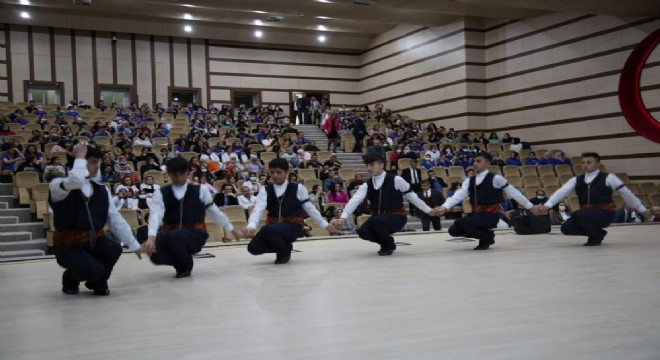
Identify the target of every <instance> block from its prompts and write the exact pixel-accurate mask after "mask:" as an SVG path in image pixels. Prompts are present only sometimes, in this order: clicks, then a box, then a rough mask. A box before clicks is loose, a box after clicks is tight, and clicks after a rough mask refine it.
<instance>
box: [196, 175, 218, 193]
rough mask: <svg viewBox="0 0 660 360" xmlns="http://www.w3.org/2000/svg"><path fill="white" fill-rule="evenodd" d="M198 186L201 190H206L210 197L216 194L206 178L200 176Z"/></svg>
mask: <svg viewBox="0 0 660 360" xmlns="http://www.w3.org/2000/svg"><path fill="white" fill-rule="evenodd" d="M199 186H200V187H201V188H202V189H206V190H207V191H208V192H209V193H210V194H211V196H213V195H215V193H217V192H218V190H216V189H215V188H214V187H213V185H211V184H210V183H209V180H208V178H207V177H206V176H202V177H200V178H199Z"/></svg>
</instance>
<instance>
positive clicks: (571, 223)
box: [561, 209, 614, 241]
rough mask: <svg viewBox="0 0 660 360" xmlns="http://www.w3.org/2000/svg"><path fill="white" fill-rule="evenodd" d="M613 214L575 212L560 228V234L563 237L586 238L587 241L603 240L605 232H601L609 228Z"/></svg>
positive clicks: (601, 211)
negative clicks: (576, 236) (563, 235)
mask: <svg viewBox="0 0 660 360" xmlns="http://www.w3.org/2000/svg"><path fill="white" fill-rule="evenodd" d="M613 218H614V212H613V211H608V210H601V209H584V210H577V211H575V212H573V213H572V214H571V217H570V218H568V220H566V222H564V224H562V226H561V232H562V233H563V234H565V235H582V236H588V237H589V240H590V241H591V240H596V241H597V240H603V238H604V237H605V234H607V231H605V230H603V228H606V227H608V226H610V224H611V223H612V219H613Z"/></svg>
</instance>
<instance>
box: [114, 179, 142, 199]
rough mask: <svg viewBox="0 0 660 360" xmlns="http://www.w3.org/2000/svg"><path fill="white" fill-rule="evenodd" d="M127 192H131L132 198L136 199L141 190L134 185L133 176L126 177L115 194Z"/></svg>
mask: <svg viewBox="0 0 660 360" xmlns="http://www.w3.org/2000/svg"><path fill="white" fill-rule="evenodd" d="M122 190H126V191H128V192H129V194H130V197H136V196H137V194H138V192H140V189H138V187H137V186H135V185H134V184H133V178H132V177H131V176H124V177H123V178H122V180H121V185H119V186H117V188H116V189H115V193H117V194H119V192H120V191H122Z"/></svg>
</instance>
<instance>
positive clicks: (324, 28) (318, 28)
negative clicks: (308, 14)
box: [316, 25, 328, 31]
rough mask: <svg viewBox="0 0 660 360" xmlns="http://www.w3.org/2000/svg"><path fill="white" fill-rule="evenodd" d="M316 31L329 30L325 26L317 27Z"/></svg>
mask: <svg viewBox="0 0 660 360" xmlns="http://www.w3.org/2000/svg"><path fill="white" fill-rule="evenodd" d="M316 30H321V31H325V30H328V28H327V27H325V26H323V25H319V26H317V27H316Z"/></svg>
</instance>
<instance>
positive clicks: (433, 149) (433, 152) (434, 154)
mask: <svg viewBox="0 0 660 360" xmlns="http://www.w3.org/2000/svg"><path fill="white" fill-rule="evenodd" d="M440 155H441V153H440V151H438V148H437V146H435V145H431V146H430V147H429V151H427V152H426V153H425V154H424V158H425V159H426V157H427V156H430V157H431V161H434V162H435V161H438V159H440Z"/></svg>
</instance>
